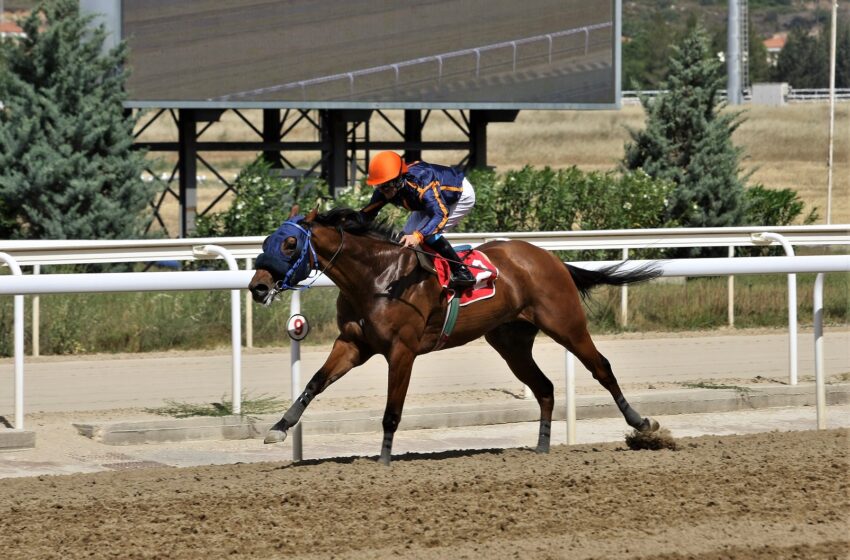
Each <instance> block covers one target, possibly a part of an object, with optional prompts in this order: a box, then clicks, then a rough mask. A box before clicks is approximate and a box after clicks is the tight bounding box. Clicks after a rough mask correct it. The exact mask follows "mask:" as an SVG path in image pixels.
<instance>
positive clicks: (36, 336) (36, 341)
mask: <svg viewBox="0 0 850 560" xmlns="http://www.w3.org/2000/svg"><path fill="white" fill-rule="evenodd" d="M32 273H33V274H36V275H37V274H41V265H40V264H37V265H33V267H32ZM40 331H41V296H39V295H38V294H36V295H34V296H32V355H33V356H34V357H38V355H39V353H40V352H41V332H40Z"/></svg>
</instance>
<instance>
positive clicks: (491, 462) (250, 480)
mask: <svg viewBox="0 0 850 560" xmlns="http://www.w3.org/2000/svg"><path fill="white" fill-rule="evenodd" d="M679 445H680V449H679V450H678V451H655V452H651V451H628V450H626V449H625V446H624V445H616V444H597V445H593V446H590V445H587V446H576V447H571V448H567V447H555V448H553V451H552V453H551V454H549V455H545V456H539V455H536V454H534V453H532V452H531V451H527V450H505V451H500V450H494V451H489V452H473V451H467V452H456V453H445V454H438V455H420V456H403V457H398V458H397V459H396V461H395V462H394V464H393V465H392V466H391V467H390V468H383V467H380V466H378V465H377V464H375V463H374V462H373V461H371V460H365V459H356V460H347V461H346V460H335V461H321V462H315V463H308V464H301V465H297V466H296V465H291V464H286V463H280V464H271V463H261V464H253V465H232V466H218V467H202V468H191V469H189V468H187V469H145V470H138V471H126V472H109V473H101V474H93V475H74V476H62V477H38V478H25V479H10V480H4V481H3V482H2V485H0V550H2V551H3V554H2V556H3V558H4V559H8V560H11V559H15V558H26V559H32V558H80V557H87V558H117V557H120V558H192V559H196V558H204V557H210V558H220V557H225V556H227V557H232V558H293V557H299V558H303V557H315V558H326V557H334V558H381V559H383V558H398V557H408V558H433V559H437V558H481V557H485V558H486V557H490V558H514V557H533V558H564V557H569V558H613V557H616V558H669V559H673V558H699V559H715V558H717V559H720V558H765V559H767V558H770V559H774V558H806V559H811V558H836V559H838V558H841V559H843V558H847V552H848V550H850V476H848V475H850V430H846V429H845V430H830V431H821V432H790V433H766V434H758V435H750V436H722V437H717V436H712V437H702V438H694V439H682V440H680V441H679Z"/></svg>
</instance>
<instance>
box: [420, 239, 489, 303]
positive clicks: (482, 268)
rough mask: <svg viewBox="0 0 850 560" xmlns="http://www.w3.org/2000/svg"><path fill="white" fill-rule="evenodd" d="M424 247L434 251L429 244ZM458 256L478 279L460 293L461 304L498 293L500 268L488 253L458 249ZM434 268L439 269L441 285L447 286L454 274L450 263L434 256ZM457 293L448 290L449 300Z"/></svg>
mask: <svg viewBox="0 0 850 560" xmlns="http://www.w3.org/2000/svg"><path fill="white" fill-rule="evenodd" d="M423 245H424V244H423ZM424 248H425V249H426V250H427V251H429V252H431V253H433V252H434V251H433V250H432V249H431V248H430V247H428V246H427V245H425V246H424ZM458 256H459V257H460V258H461V259H463V263H464V264H465V265H466V266H467V268H469V272H471V273H472V275H473V276H475V279H476V280H477V281H476V282H475V284H474V285H473V286H471V287H469V288H467V289H465V290H464V291H463V292H462V293H461V294H460V305H461V306H463V305H469V304H470V303H473V302H476V301H479V300H482V299H487V298H491V297H493V296H494V295H496V278H498V277H499V269H498V268H496V266H495V265H494V264H493V263H492V262H490V259H489V258H487V255H485V254H484V253H482V252H481V251H479V250H477V249H471V250H466V251H463V250H460V251H458ZM434 268H435V269H436V270H437V280H439V282H440V285H441V286H442V287H444V288H447V287H448V285H449V280H450V279H451V275H452V272H451V268H449V263H448V262H447V261H446V259H444V258H443V257H440V256H437V257H436V258H434ZM455 295H456V294H455V291H454V290H448V289H447V290H446V297H447V299H448V301H451V300H452V298H454V297H455Z"/></svg>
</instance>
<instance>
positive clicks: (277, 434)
mask: <svg viewBox="0 0 850 560" xmlns="http://www.w3.org/2000/svg"><path fill="white" fill-rule="evenodd" d="M284 441H286V432H282V431H280V430H269V432H268V433H267V434H266V439H264V440H263V443H282V442H284Z"/></svg>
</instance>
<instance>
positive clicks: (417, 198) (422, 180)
mask: <svg viewBox="0 0 850 560" xmlns="http://www.w3.org/2000/svg"><path fill="white" fill-rule="evenodd" d="M463 177H464V175H463V172H462V171H458V170H455V169H452V168H451V167H446V166H444V165H436V164H433V163H425V162H423V161H418V162H416V163H411V164H410V165H409V167H408V170H407V173H405V174H403V175H402V179H404V181H403V184H402V186H401V188H399V189H398V191H397V192H396V194H395V196H393V197H392V198H386V197H385V196H384V195H383V194H381V191H379V190H377V189H376V190H375V192H374V194H372V199H371V200H370V201H369V204H367V205H366V206H365V207H364V208H363V210H362V212H363V214H364V215H365V217H366V219H368V220H372V219H374V217H375V216H376V215H377V213H378V211H379V210H380V209H381V208H383V207H384V205H385V204H387V203H391V204H395V205H396V206H399V207H401V208H406V209H408V210H410V211H419V212H424V213H425V214H426V215H427V216H429V217H430V219H429V220H428V221H427V222H426V223H425V225H424V226H422V227H421V228H420V229H419V231H415V232H412V233H413V234H414V235H416V236H418V237H419V238H420V241H422V240H424V239H425V238H426V237H428V236H430V235H434V234H439V233H440V232H441V231H442V230H443V227H444V226H445V225H446V222H447V221H448V219H449V207H450V206H452V205H453V204H455V203H456V202H457V201H458V199H460V195H461V192H463Z"/></svg>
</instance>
